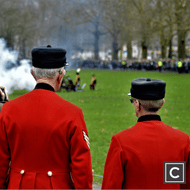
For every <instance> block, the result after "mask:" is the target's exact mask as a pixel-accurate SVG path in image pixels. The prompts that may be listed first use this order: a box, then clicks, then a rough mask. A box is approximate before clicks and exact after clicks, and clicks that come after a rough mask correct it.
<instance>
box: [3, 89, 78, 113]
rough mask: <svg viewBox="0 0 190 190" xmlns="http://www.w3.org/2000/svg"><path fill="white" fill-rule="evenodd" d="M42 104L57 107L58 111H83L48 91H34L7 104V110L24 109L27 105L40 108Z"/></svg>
mask: <svg viewBox="0 0 190 190" xmlns="http://www.w3.org/2000/svg"><path fill="white" fill-rule="evenodd" d="M40 104H48V106H51V107H56V108H57V109H68V110H71V111H74V110H75V112H76V111H81V108H79V107H78V106H76V105H74V104H73V103H71V102H69V101H67V100H65V99H63V98H62V97H60V96H59V95H57V94H56V93H55V92H52V91H48V90H32V91H30V92H28V93H26V94H24V95H21V96H19V97H17V98H15V99H13V100H10V101H9V102H7V103H6V107H7V108H11V107H16V108H19V107H22V106H24V107H25V106H27V105H32V107H33V106H39V105H40Z"/></svg>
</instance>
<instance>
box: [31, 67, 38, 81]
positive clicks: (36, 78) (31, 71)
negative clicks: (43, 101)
mask: <svg viewBox="0 0 190 190" xmlns="http://www.w3.org/2000/svg"><path fill="white" fill-rule="evenodd" d="M30 73H31V74H32V76H33V77H34V79H35V80H37V78H36V77H35V75H34V72H33V69H31V70H30Z"/></svg>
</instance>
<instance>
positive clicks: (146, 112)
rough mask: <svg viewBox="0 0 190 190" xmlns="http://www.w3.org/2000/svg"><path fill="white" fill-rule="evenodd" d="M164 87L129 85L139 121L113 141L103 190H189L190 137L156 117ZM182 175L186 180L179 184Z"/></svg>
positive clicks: (145, 81) (158, 83)
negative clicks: (180, 166) (181, 189)
mask: <svg viewBox="0 0 190 190" xmlns="http://www.w3.org/2000/svg"><path fill="white" fill-rule="evenodd" d="M165 86H166V83H165V82H164V81H162V80H158V79H150V78H138V79H135V80H133V81H132V83H131V93H130V94H129V95H130V96H131V99H130V101H131V103H132V104H133V106H134V109H135V113H136V116H137V117H138V121H137V123H136V124H135V125H134V126H133V127H131V128H129V129H126V130H124V131H121V132H119V133H117V134H116V135H114V136H113V137H112V141H111V145H110V149H109V152H108V155H107V159H106V163H105V168H104V177H103V183H102V189H180V188H186V189H190V160H189V156H190V143H189V136H188V135H187V134H186V133H184V132H182V131H180V130H177V129H173V128H172V127H170V126H169V125H166V124H164V123H163V122H162V121H161V117H160V116H159V115H158V111H159V109H161V107H162V106H163V104H164V102H165V100H164V97H165ZM168 162H169V163H168ZM166 163H168V164H170V165H169V166H171V164H174V163H175V164H179V163H180V164H184V170H183V171H184V173H183V171H182V168H181V169H178V168H179V167H178V165H177V167H175V166H174V165H173V166H172V167H173V170H172V169H170V170H169V169H167V168H166ZM185 163H186V167H185ZM176 168H177V169H176ZM178 170H180V171H178ZM167 171H170V173H168V172H167ZM176 172H177V173H176ZM167 174H168V175H167ZM169 174H170V175H171V176H172V175H173V177H174V178H172V179H170V178H169V177H170V176H169ZM182 174H183V175H186V180H185V177H184V178H183V180H181V181H180V180H179V179H178V177H180V176H181V177H182ZM168 176H169V177H168ZM184 183H186V184H184Z"/></svg>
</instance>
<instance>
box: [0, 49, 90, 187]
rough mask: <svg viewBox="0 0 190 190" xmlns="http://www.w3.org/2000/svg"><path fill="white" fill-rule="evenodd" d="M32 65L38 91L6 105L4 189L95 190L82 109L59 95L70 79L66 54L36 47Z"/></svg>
mask: <svg viewBox="0 0 190 190" xmlns="http://www.w3.org/2000/svg"><path fill="white" fill-rule="evenodd" d="M32 64H33V68H32V70H31V73H32V75H33V76H34V78H35V79H36V81H37V85H36V87H35V89H34V90H32V91H31V92H29V93H27V94H25V95H23V96H20V97H18V98H16V99H14V100H11V101H9V102H7V103H6V104H5V105H4V106H3V109H2V111H1V114H0V188H1V189H2V188H3V189H4V188H8V189H74V188H75V189H91V188H92V167H91V156H90V149H89V138H88V132H87V128H86V124H85V121H84V117H83V113H82V110H81V109H80V108H79V107H77V106H75V105H73V104H71V103H69V102H67V101H65V100H64V99H62V98H61V97H60V96H58V95H57V94H56V93H55V91H57V90H58V89H59V88H60V85H61V82H62V78H63V76H64V74H65V70H64V66H65V65H66V51H65V50H64V49H62V48H52V47H51V46H47V47H39V48H34V49H33V50H32ZM9 165H10V167H9ZM8 170H9V172H8Z"/></svg>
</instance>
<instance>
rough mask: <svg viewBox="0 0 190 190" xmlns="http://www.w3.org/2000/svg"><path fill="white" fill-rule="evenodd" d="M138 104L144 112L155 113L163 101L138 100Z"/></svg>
mask: <svg viewBox="0 0 190 190" xmlns="http://www.w3.org/2000/svg"><path fill="white" fill-rule="evenodd" d="M139 102H140V104H141V106H142V107H143V108H144V110H145V111H147V112H156V111H158V110H159V109H160V108H161V107H162V104H163V99H160V100H139Z"/></svg>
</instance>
